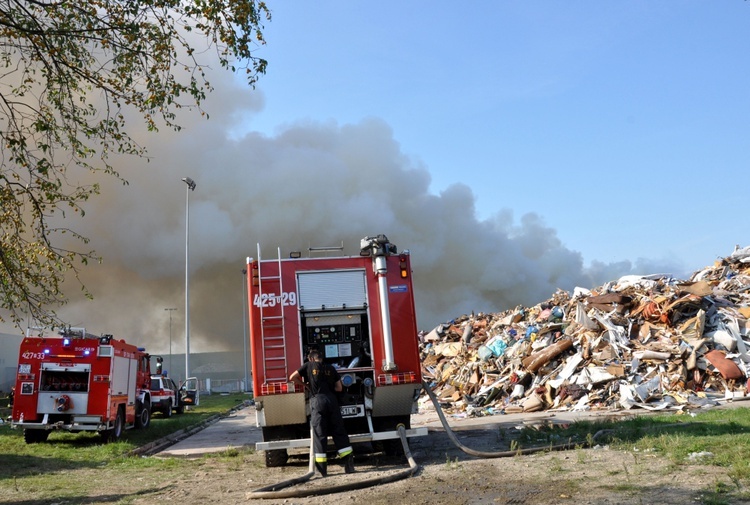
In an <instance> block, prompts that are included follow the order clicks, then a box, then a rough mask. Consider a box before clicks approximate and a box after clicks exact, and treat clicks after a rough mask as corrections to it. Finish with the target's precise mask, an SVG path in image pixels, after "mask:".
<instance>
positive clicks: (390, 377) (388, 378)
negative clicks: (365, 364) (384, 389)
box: [378, 372, 417, 386]
mask: <svg viewBox="0 0 750 505" xmlns="http://www.w3.org/2000/svg"><path fill="white" fill-rule="evenodd" d="M414 382H417V374H415V373H414V372H401V373H385V374H380V375H378V386H393V385H396V384H412V383H414Z"/></svg>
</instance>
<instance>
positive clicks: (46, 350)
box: [11, 328, 151, 443]
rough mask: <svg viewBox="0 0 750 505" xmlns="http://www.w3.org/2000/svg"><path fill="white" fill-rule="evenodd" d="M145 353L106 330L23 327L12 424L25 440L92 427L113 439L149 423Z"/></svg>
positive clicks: (148, 379) (93, 429) (147, 369)
mask: <svg viewBox="0 0 750 505" xmlns="http://www.w3.org/2000/svg"><path fill="white" fill-rule="evenodd" d="M150 383H151V375H150V356H149V355H148V354H147V353H146V352H145V351H144V350H143V349H141V348H138V347H136V346H134V345H131V344H128V343H126V342H125V341H124V340H116V339H114V338H113V337H112V336H111V335H103V336H95V335H91V334H88V333H86V331H85V329H82V328H81V329H68V330H65V331H63V332H61V334H60V335H52V336H41V335H38V336H37V335H33V334H32V332H30V331H29V332H27V336H26V337H25V338H24V339H23V341H22V342H21V346H20V349H19V358H18V373H17V376H16V386H15V394H14V399H13V411H12V415H11V418H12V419H11V426H12V427H13V428H22V429H23V430H24V438H25V439H26V442H27V443H34V442H42V441H44V440H46V439H47V436H48V435H49V433H50V431H52V430H65V431H71V432H80V431H96V432H99V433H100V434H101V435H102V436H103V437H104V438H106V439H118V438H119V437H120V436H121V434H122V431H123V430H124V429H127V428H131V427H138V428H146V427H147V426H148V425H149V424H150V420H151V414H150V412H151V411H150V406H151V398H150V394H151V393H150V391H149V388H150Z"/></svg>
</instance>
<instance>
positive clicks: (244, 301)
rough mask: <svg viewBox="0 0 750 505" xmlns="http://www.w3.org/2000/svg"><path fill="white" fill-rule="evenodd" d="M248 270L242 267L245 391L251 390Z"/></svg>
mask: <svg viewBox="0 0 750 505" xmlns="http://www.w3.org/2000/svg"><path fill="white" fill-rule="evenodd" d="M247 309H248V307H247V270H245V269H244V268H243V269H242V343H243V349H244V350H245V391H246V392H247V391H250V387H249V384H248V377H247Z"/></svg>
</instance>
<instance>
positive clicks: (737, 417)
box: [519, 408, 750, 503]
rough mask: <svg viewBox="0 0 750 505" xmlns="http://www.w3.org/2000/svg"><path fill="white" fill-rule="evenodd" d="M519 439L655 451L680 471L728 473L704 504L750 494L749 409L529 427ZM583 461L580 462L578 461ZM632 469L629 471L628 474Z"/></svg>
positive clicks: (715, 410)
mask: <svg viewBox="0 0 750 505" xmlns="http://www.w3.org/2000/svg"><path fill="white" fill-rule="evenodd" d="M523 431H524V432H525V433H523V432H522V433H521V436H520V437H519V439H520V440H525V441H529V440H534V445H537V446H543V445H545V443H546V444H547V445H554V444H561V443H573V444H577V443H581V444H585V445H587V446H593V445H597V444H600V445H604V444H607V445H609V446H610V447H611V448H612V449H616V450H621V451H627V452H630V453H631V454H633V456H634V458H635V459H636V461H637V460H638V455H639V454H641V453H646V452H651V453H656V454H658V455H660V456H663V457H665V458H667V459H668V460H669V461H670V462H671V467H672V470H673V471H675V472H686V471H690V470H689V467H696V466H716V467H721V468H724V469H726V475H727V482H719V483H717V484H716V486H715V487H714V488H712V489H707V490H706V492H705V495H704V501H703V503H732V502H733V501H732V500H746V499H747V498H748V497H749V496H750V492H748V486H749V485H750V436H748V434H750V409H748V408H733V409H713V410H707V411H705V412H702V413H700V414H697V415H696V416H695V417H688V416H676V415H674V414H671V415H667V414H665V415H646V416H639V417H633V418H631V419H627V420H619V421H616V422H607V421H600V422H588V421H584V422H577V423H573V424H570V425H564V426H562V427H561V426H559V425H558V426H555V425H546V426H542V427H540V428H525V429H524V430H523ZM580 461H581V459H580V458H579V462H580ZM626 471H627V470H626Z"/></svg>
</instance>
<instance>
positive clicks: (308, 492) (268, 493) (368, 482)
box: [247, 424, 419, 499]
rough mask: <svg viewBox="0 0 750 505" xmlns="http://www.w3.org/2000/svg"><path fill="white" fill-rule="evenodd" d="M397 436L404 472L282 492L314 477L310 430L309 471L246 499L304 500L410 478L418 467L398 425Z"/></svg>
mask: <svg viewBox="0 0 750 505" xmlns="http://www.w3.org/2000/svg"><path fill="white" fill-rule="evenodd" d="M397 429H398V435H399V437H400V439H401V445H402V446H403V448H404V455H405V456H406V458H407V460H408V461H409V468H407V469H405V470H401V471H399V472H397V473H394V474H389V475H384V476H382V477H377V478H372V479H365V480H360V481H357V482H349V483H345V484H340V485H337V486H329V487H326V488H319V489H299V488H298V489H288V490H283V489H284V488H287V487H290V486H293V485H295V484H301V483H303V482H306V481H308V480H310V479H311V478H312V477H313V475H315V470H314V468H315V466H314V465H315V463H314V458H313V445H312V444H313V434H312V430H311V433H310V467H309V471H308V472H307V473H306V474H305V475H303V476H301V477H296V478H293V479H289V480H286V481H283V482H279V483H277V484H271V485H269V486H265V487H262V488H259V489H256V490H255V491H252V492H249V493H247V498H261V499H264V498H266V499H267V498H304V497H307V496H320V495H326V494H333V493H341V492H343V491H352V490H354V489H365V488H368V487H372V486H378V485H380V484H387V483H389V482H395V481H397V480H401V479H405V478H406V477H410V476H412V475H414V474H415V473H416V472H417V471H418V470H419V465H417V463H416V462H415V461H414V458H413V457H412V454H411V450H410V449H409V444H408V442H407V440H406V427H405V426H404V425H403V424H399V425H398V428H397Z"/></svg>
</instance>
